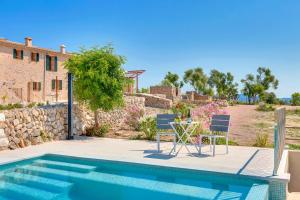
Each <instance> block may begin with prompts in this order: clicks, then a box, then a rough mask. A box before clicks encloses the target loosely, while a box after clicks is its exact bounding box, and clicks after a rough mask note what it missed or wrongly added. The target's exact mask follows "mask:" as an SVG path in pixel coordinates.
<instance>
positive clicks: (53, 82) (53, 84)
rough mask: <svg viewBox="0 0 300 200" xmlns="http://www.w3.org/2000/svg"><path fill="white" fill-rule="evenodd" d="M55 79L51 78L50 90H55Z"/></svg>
mask: <svg viewBox="0 0 300 200" xmlns="http://www.w3.org/2000/svg"><path fill="white" fill-rule="evenodd" d="M55 82H56V81H55V79H52V90H55Z"/></svg>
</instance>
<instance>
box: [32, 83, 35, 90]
mask: <svg viewBox="0 0 300 200" xmlns="http://www.w3.org/2000/svg"><path fill="white" fill-rule="evenodd" d="M32 90H35V82H32Z"/></svg>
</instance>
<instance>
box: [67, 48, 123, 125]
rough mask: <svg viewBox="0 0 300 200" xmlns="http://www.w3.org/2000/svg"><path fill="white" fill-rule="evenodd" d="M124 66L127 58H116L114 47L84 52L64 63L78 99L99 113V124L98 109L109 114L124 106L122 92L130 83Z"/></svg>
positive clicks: (85, 50) (81, 51)
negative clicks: (71, 75) (69, 73)
mask: <svg viewBox="0 0 300 200" xmlns="http://www.w3.org/2000/svg"><path fill="white" fill-rule="evenodd" d="M124 63H125V58H124V57H122V56H119V55H116V54H115V53H114V49H113V48H112V47H111V46H105V47H102V48H99V47H95V48H91V49H81V50H80V52H79V53H77V54H74V55H72V56H71V58H70V59H69V60H68V61H66V62H65V68H66V69H68V71H69V72H71V73H72V74H73V76H74V82H73V84H74V86H73V88H74V97H75V99H76V100H77V101H78V102H79V103H84V104H85V105H88V106H89V108H90V109H91V110H93V111H95V112H96V113H95V118H96V119H95V121H96V123H97V122H98V120H97V109H102V110H105V111H108V110H112V109H114V108H116V107H121V106H123V104H124V100H123V88H124V86H125V85H126V84H127V83H128V79H127V78H126V77H125V71H124V70H123V68H122V67H121V66H122V64H124ZM98 126H99V125H98V124H96V127H98Z"/></svg>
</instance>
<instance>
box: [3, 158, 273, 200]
mask: <svg viewBox="0 0 300 200" xmlns="http://www.w3.org/2000/svg"><path fill="white" fill-rule="evenodd" d="M0 169H1V175H0V200H7V199H16V200H28V199H33V200H50V199H54V200H70V199H72V200H79V199H84V200H94V199H103V200H114V199H120V200H129V199H130V200H132V199H143V200H148V199H151V200H154V199H155V200H161V199H172V200H199V199H203V200H204V199H215V200H217V199H223V200H225V199H227V200H229V199H230V200H234V199H251V200H252V199H255V200H260V199H263V200H266V199H268V189H269V185H268V183H267V182H265V181H262V180H255V179H251V178H247V177H244V176H243V177H242V176H235V175H228V174H218V173H212V172H204V171H197V170H188V169H179V168H171V167H160V166H153V165H144V164H134V163H126V162H118V161H107V160H95V159H86V158H76V157H69V156H60V155H44V156H41V157H36V158H32V159H28V160H23V161H19V162H15V163H10V164H6V165H2V166H0Z"/></svg>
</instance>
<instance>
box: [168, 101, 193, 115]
mask: <svg viewBox="0 0 300 200" xmlns="http://www.w3.org/2000/svg"><path fill="white" fill-rule="evenodd" d="M190 109H191V107H190V106H189V105H188V104H186V103H182V102H179V103H177V104H176V105H175V106H173V107H172V108H171V110H172V112H173V113H174V114H177V115H178V116H179V117H181V118H182V119H184V118H186V117H188V115H189V114H190Z"/></svg>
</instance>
